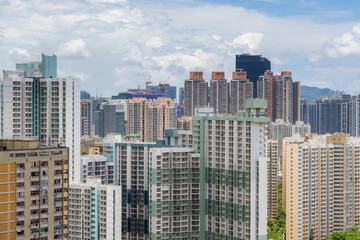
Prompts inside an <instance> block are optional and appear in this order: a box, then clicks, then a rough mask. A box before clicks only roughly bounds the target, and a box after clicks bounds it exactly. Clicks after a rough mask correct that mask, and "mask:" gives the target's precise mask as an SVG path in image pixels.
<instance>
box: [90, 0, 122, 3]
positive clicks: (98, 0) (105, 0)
mask: <svg viewBox="0 0 360 240" xmlns="http://www.w3.org/2000/svg"><path fill="white" fill-rule="evenodd" d="M89 2H91V3H125V2H127V1H126V0H89Z"/></svg>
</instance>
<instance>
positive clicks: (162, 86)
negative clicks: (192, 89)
mask: <svg viewBox="0 0 360 240" xmlns="http://www.w3.org/2000/svg"><path fill="white" fill-rule="evenodd" d="M170 78H171V76H169V77H168V78H167V79H166V81H165V83H164V84H161V83H159V90H160V94H163V93H164V90H163V89H164V87H165V84H166V83H167V82H168V81H169V80H170Z"/></svg>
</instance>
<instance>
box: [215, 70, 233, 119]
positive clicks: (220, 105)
mask: <svg viewBox="0 0 360 240" xmlns="http://www.w3.org/2000/svg"><path fill="white" fill-rule="evenodd" d="M229 101H230V95H229V83H228V81H227V80H226V79H225V73H224V72H212V73H211V80H210V106H211V107H212V108H214V110H215V113H217V114H226V113H229Z"/></svg>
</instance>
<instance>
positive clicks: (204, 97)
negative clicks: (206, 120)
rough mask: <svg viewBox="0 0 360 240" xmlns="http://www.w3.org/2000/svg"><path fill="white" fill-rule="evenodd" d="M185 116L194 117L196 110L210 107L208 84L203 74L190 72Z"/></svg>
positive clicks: (186, 81) (186, 89)
mask: <svg viewBox="0 0 360 240" xmlns="http://www.w3.org/2000/svg"><path fill="white" fill-rule="evenodd" d="M184 88H185V98H184V105H185V116H193V115H194V113H195V109H196V108H199V107H207V106H208V92H209V90H208V89H209V86H208V83H207V82H205V81H204V78H203V73H202V72H190V79H187V80H185V84H184Z"/></svg>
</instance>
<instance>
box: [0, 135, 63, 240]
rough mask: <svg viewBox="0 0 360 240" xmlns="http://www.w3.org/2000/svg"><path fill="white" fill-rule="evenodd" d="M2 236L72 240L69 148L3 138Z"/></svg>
mask: <svg viewBox="0 0 360 240" xmlns="http://www.w3.org/2000/svg"><path fill="white" fill-rule="evenodd" d="M0 148H1V151H0V173H1V174H0V176H1V178H0V199H1V200H0V212H1V213H0V218H1V223H0V239H31V240H33V239H48V238H49V239H69V235H68V228H69V222H68V221H69V220H68V206H69V202H68V191H69V149H68V148H65V147H39V142H38V141H34V140H25V139H19V140H6V139H2V140H0Z"/></svg>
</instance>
